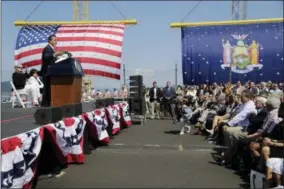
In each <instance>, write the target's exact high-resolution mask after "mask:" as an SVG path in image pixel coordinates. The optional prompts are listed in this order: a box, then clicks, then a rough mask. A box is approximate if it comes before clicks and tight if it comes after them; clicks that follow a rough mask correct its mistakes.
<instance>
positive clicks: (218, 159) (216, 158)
mask: <svg viewBox="0 0 284 189" xmlns="http://www.w3.org/2000/svg"><path fill="white" fill-rule="evenodd" d="M211 156H212V158H213V159H214V161H215V162H216V163H218V164H219V165H222V164H223V163H224V158H223V157H222V156H220V155H218V154H214V153H212V154H211Z"/></svg>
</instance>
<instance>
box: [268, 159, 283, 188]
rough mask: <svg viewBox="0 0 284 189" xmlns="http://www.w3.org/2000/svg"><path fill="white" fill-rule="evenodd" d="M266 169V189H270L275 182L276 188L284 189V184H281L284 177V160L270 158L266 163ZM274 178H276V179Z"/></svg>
mask: <svg viewBox="0 0 284 189" xmlns="http://www.w3.org/2000/svg"><path fill="white" fill-rule="evenodd" d="M266 167H267V169H266V182H265V186H264V188H270V187H271V183H272V182H273V181H274V183H275V184H274V185H275V186H276V187H275V188H284V186H283V183H281V180H282V179H281V177H283V174H284V159H283V158H269V159H268V160H267V161H266ZM273 174H274V175H273ZM273 176H275V177H274V179H273ZM272 187H273V186H272Z"/></svg>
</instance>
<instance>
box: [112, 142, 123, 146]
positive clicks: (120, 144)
mask: <svg viewBox="0 0 284 189" xmlns="http://www.w3.org/2000/svg"><path fill="white" fill-rule="evenodd" d="M112 145H114V146H125V144H123V143H116V144H112Z"/></svg>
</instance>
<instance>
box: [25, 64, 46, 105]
mask: <svg viewBox="0 0 284 189" xmlns="http://www.w3.org/2000/svg"><path fill="white" fill-rule="evenodd" d="M26 85H28V86H31V87H32V88H35V89H37V93H36V95H35V96H33V102H34V104H33V105H34V106H39V101H40V100H41V94H40V89H43V83H42V82H41V80H40V78H39V76H38V71H37V70H36V69H32V70H31V71H30V78H29V79H28V81H27V84H26Z"/></svg>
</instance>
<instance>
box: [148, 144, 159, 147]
mask: <svg viewBox="0 0 284 189" xmlns="http://www.w3.org/2000/svg"><path fill="white" fill-rule="evenodd" d="M145 146H147V147H160V145H159V144H145Z"/></svg>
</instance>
